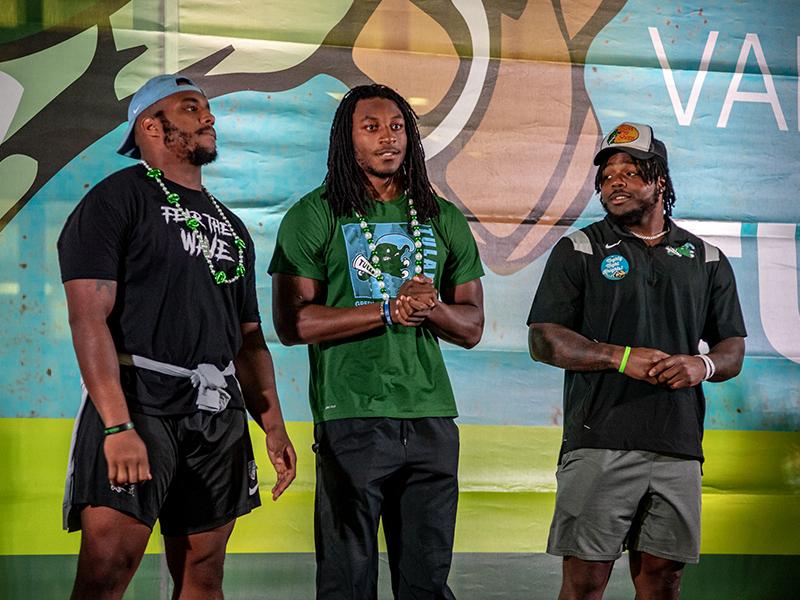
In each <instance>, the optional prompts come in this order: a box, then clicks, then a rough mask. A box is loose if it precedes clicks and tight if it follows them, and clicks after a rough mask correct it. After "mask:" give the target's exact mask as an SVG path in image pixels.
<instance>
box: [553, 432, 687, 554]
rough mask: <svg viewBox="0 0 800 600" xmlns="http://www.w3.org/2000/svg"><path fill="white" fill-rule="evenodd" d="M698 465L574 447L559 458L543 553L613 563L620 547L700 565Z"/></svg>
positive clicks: (635, 452)
mask: <svg viewBox="0 0 800 600" xmlns="http://www.w3.org/2000/svg"><path fill="white" fill-rule="evenodd" d="M700 475H701V474H700V462H699V461H697V460H686V459H681V458H674V457H671V456H664V455H662V454H655V453H653V452H644V451H641V450H603V449H597V448H580V449H578V450H573V451H571V452H567V453H566V454H564V456H562V457H561V464H560V465H559V466H558V470H557V471H556V479H557V481H558V491H557V493H556V508H555V514H554V515H553V523H552V525H551V526H550V537H549V539H548V541H547V552H548V554H555V555H557V556H575V557H577V558H581V559H583V560H616V559H617V558H619V557H620V556H621V555H622V552H623V551H624V550H625V549H626V548H627V549H631V550H638V551H640V552H647V553H648V554H652V555H653V556H658V557H660V558H666V559H670V560H675V561H679V562H683V563H692V564H694V563H697V562H698V561H699V559H700V498H701V484H700Z"/></svg>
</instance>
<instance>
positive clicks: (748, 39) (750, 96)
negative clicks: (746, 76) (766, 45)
mask: <svg viewBox="0 0 800 600" xmlns="http://www.w3.org/2000/svg"><path fill="white" fill-rule="evenodd" d="M751 48H752V49H753V54H755V55H756V61H757V62H758V68H759V69H760V70H761V75H762V76H763V77H764V88H765V89H766V90H767V91H765V92H740V91H739V84H741V82H742V76H743V73H744V68H745V65H747V57H748V56H749V55H750V49H751ZM734 102H763V103H765V104H769V105H770V106H772V113H773V114H774V115H775V120H776V121H777V122H778V129H780V130H781V131H788V130H789V127H788V126H787V125H786V117H784V116H783V110H782V109H781V103H780V101H778V92H777V91H776V90H775V83H774V82H773V81H772V74H771V73H770V72H769V66H768V65H767V59H766V58H765V57H764V50H763V49H762V48H761V42H760V41H759V39H758V35H757V34H755V33H748V34H747V35H746V36H745V37H744V43H743V44H742V51H741V52H740V53H739V60H738V61H736V73H734V74H733V79H731V84H730V85H729V86H728V93H727V94H726V95H725V103H724V104H723V105H722V112H721V113H720V115H719V121H717V127H727V126H728V118H729V117H730V116H731V108H733V103H734Z"/></svg>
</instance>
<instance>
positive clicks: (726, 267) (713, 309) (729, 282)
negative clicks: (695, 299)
mask: <svg viewBox="0 0 800 600" xmlns="http://www.w3.org/2000/svg"><path fill="white" fill-rule="evenodd" d="M714 264H715V265H716V268H715V269H714V270H713V272H712V274H711V278H712V279H711V288H710V289H711V297H710V299H709V303H708V313H707V315H706V322H705V325H704V326H703V333H702V336H701V337H702V338H703V340H705V341H706V343H707V344H708V345H709V346H710V347H714V346H715V345H716V344H718V343H719V342H721V341H722V340H724V339H726V338H729V337H746V336H747V330H746V328H745V326H744V317H743V316H742V307H741V306H740V304H739V294H738V293H737V291H736V279H735V277H734V275H733V269H732V268H731V264H730V262H729V261H728V258H727V257H726V256H725V255H724V254H722V252H720V256H719V261H717V262H716V263H714Z"/></svg>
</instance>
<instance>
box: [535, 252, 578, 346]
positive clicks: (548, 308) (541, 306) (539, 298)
mask: <svg viewBox="0 0 800 600" xmlns="http://www.w3.org/2000/svg"><path fill="white" fill-rule="evenodd" d="M582 256H584V255H583V253H581V252H578V251H577V250H575V247H574V245H573V243H572V240H571V239H569V238H568V237H564V238H561V239H560V240H559V241H558V242H557V243H556V245H555V246H554V247H553V250H552V252H551V253H550V256H549V257H548V259H547V264H546V265H545V267H544V273H543V274H542V279H541V281H540V282H539V287H538V288H537V290H536V295H535V296H534V298H533V303H532V305H531V310H530V313H529V314H528V325H530V324H531V323H555V324H557V325H563V326H564V327H568V328H569V329H572V330H574V331H578V330H579V329H580V325H581V319H582V316H583V297H584V289H585V280H584V259H583V258H582Z"/></svg>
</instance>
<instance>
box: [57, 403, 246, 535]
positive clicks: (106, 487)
mask: <svg viewBox="0 0 800 600" xmlns="http://www.w3.org/2000/svg"><path fill="white" fill-rule="evenodd" d="M131 419H132V420H133V422H134V423H135V425H136V432H137V433H138V434H139V437H141V438H142V441H143V442H144V444H145V446H146V447H147V457H148V460H149V461H150V473H151V475H152V476H153V479H152V480H150V481H146V482H143V483H139V484H136V485H123V486H111V484H110V483H109V481H108V466H107V464H106V459H105V454H104V453H103V441H104V435H103V422H102V421H101V419H100V416H99V415H98V413H97V410H96V409H95V407H94V404H93V403H92V402H91V401H88V399H87V400H85V401H84V402H83V406H82V408H81V411H80V412H79V414H78V419H77V421H76V426H75V431H74V432H73V440H72V451H71V453H70V465H69V469H68V474H67V486H66V492H65V495H64V528H65V529H68V530H69V531H76V530H78V529H80V528H81V522H80V511H81V509H83V508H84V507H85V506H87V505H91V506H108V507H110V508H113V509H115V510H118V511H120V512H123V513H126V514H128V515H130V516H132V517H134V518H136V519H138V520H140V521H141V522H142V523H144V524H145V525H147V526H148V527H151V528H152V527H153V525H154V524H155V522H156V519H158V520H159V521H160V523H161V532H162V533H163V534H164V535H167V536H179V535H188V534H191V533H199V532H201V531H208V530H210V529H214V528H216V527H219V526H221V525H224V524H225V523H228V522H230V521H232V520H233V519H235V518H236V517H238V516H241V515H244V514H247V513H249V512H250V511H251V510H253V509H254V508H256V507H257V506H259V505H260V504H261V499H260V496H259V493H258V476H257V473H256V464H255V460H254V459H253V447H252V445H251V443H250V435H249V432H248V427H247V415H246V414H245V412H244V411H243V410H240V409H227V410H223V411H222V412H219V413H209V412H204V411H197V412H196V413H193V414H191V415H176V416H161V417H157V416H150V415H144V414H139V413H133V414H131Z"/></svg>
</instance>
